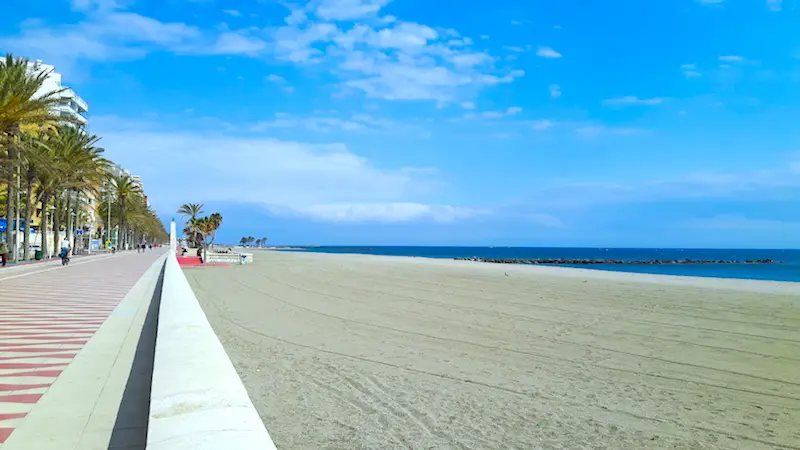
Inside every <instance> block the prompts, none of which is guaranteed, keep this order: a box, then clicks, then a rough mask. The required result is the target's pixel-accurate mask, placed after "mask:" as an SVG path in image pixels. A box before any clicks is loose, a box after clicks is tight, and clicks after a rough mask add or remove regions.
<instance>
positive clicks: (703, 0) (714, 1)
mask: <svg viewBox="0 0 800 450" xmlns="http://www.w3.org/2000/svg"><path fill="white" fill-rule="evenodd" d="M697 1H698V2H699V3H700V4H701V5H706V6H714V5H717V6H718V5H721V4H722V3H723V2H724V1H725V0H697Z"/></svg>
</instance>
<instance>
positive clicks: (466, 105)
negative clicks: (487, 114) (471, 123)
mask: <svg viewBox="0 0 800 450" xmlns="http://www.w3.org/2000/svg"><path fill="white" fill-rule="evenodd" d="M461 107H462V108H464V109H475V103H474V102H461Z"/></svg>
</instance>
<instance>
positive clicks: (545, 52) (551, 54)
mask: <svg viewBox="0 0 800 450" xmlns="http://www.w3.org/2000/svg"><path fill="white" fill-rule="evenodd" d="M536 55H537V56H541V57H542V58H561V53H558V52H557V51H555V50H553V49H552V48H550V47H543V46H540V47H539V48H538V49H536Z"/></svg>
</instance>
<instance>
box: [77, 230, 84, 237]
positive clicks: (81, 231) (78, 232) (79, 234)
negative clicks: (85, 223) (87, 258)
mask: <svg viewBox="0 0 800 450" xmlns="http://www.w3.org/2000/svg"><path fill="white" fill-rule="evenodd" d="M75 234H77V235H78V236H81V235H83V230H75Z"/></svg>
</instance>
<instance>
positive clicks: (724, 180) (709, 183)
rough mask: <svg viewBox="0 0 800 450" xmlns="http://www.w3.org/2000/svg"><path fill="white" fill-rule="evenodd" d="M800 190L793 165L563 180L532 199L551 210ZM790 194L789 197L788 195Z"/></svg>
mask: <svg viewBox="0 0 800 450" xmlns="http://www.w3.org/2000/svg"><path fill="white" fill-rule="evenodd" d="M797 189H800V171H798V170H793V165H792V164H791V163H787V165H785V166H779V167H773V168H769V169H756V170H751V171H745V172H702V173H690V174H687V175H684V176H681V177H677V178H669V179H658V178H653V177H647V178H646V179H645V181H642V182H631V183H625V184H621V183H619V182H596V181H592V182H576V181H561V182H558V183H557V184H553V185H551V186H548V187H541V188H539V189H538V191H537V192H536V193H534V194H533V195H532V197H531V198H530V199H529V200H530V201H531V202H533V203H534V204H538V205H540V206H541V207H542V208H547V209H548V210H551V211H552V210H555V209H559V208H577V207H585V206H597V205H601V204H622V203H631V202H643V201H660V200H668V199H703V198H732V199H733V198H735V199H739V200H741V199H744V198H748V197H749V198H758V199H763V198H765V197H768V196H769V193H770V192H779V193H780V194H779V195H780V197H779V198H793V197H796V195H794V196H792V195H791V192H792V191H795V190H797ZM787 192H789V193H790V195H789V197H787V196H786V193H787Z"/></svg>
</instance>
